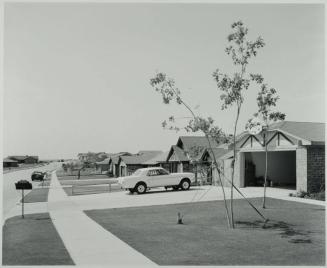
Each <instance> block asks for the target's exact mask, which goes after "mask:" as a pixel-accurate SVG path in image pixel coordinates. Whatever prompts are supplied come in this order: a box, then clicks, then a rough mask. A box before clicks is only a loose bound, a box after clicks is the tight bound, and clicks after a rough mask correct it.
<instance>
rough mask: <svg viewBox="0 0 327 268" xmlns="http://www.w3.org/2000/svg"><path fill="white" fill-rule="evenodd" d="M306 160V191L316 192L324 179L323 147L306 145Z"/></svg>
mask: <svg viewBox="0 0 327 268" xmlns="http://www.w3.org/2000/svg"><path fill="white" fill-rule="evenodd" d="M307 161H308V162H307V176H308V179H307V183H308V184H307V191H308V192H318V191H319V190H320V187H321V184H322V183H324V181H325V147H324V146H310V147H308V148H307Z"/></svg>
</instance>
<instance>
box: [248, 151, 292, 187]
mask: <svg viewBox="0 0 327 268" xmlns="http://www.w3.org/2000/svg"><path fill="white" fill-rule="evenodd" d="M244 161H245V162H244V186H263V182H264V176H265V152H245V153H244ZM268 186H273V187H278V186H279V187H288V188H292V189H295V188H296V152H295V151H273V152H271V151H270V152H268Z"/></svg>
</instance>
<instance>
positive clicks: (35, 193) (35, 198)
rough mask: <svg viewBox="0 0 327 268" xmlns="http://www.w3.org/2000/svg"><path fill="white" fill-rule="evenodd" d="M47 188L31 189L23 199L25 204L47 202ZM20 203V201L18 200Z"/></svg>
mask: <svg viewBox="0 0 327 268" xmlns="http://www.w3.org/2000/svg"><path fill="white" fill-rule="evenodd" d="M48 194H49V188H37V189H33V190H32V191H31V192H29V193H28V194H27V195H25V197H24V202H25V203H35V202H47V201H48ZM20 202H22V200H20Z"/></svg>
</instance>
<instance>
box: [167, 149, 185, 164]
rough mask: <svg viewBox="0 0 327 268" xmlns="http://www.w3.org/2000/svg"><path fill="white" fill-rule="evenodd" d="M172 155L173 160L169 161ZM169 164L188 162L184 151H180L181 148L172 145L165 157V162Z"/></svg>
mask: <svg viewBox="0 0 327 268" xmlns="http://www.w3.org/2000/svg"><path fill="white" fill-rule="evenodd" d="M173 154H174V156H175V159H170V158H171V156H172V155H173ZM168 160H169V162H174V161H177V162H179V161H180V162H183V161H190V159H189V157H188V156H187V154H186V153H185V151H184V150H182V149H181V148H179V147H178V146H177V145H172V146H171V148H170V151H169V153H168V155H167V158H166V161H168Z"/></svg>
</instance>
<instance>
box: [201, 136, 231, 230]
mask: <svg viewBox="0 0 327 268" xmlns="http://www.w3.org/2000/svg"><path fill="white" fill-rule="evenodd" d="M205 136H206V138H207V141H208V143H209V148H210V151H211V154H212V158H213V163H214V165H215V167H216V169H217V172H218V178H219V182H220V185H221V190H222V192H223V198H224V205H225V212H226V218H227V221H228V226H229V227H232V222H231V218H230V216H229V212H228V206H227V201H226V194H225V189H224V185H223V182H222V179H221V176H220V169H219V165H218V163H217V159H216V156H215V154H214V151H213V149H212V146H211V142H210V139H209V137H208V135H207V134H205Z"/></svg>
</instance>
